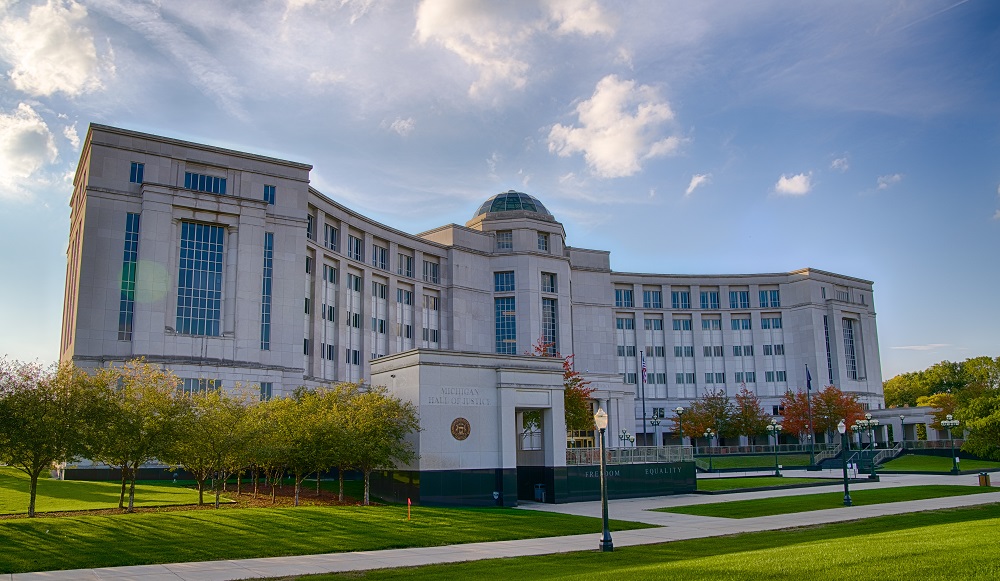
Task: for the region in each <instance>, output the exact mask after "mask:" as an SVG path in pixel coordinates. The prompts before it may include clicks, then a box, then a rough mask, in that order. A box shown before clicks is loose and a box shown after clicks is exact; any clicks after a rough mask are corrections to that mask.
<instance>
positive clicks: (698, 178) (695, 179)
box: [684, 173, 712, 196]
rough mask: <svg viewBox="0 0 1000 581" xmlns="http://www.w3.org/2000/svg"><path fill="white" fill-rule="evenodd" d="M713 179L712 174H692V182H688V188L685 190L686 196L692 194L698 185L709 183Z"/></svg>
mask: <svg viewBox="0 0 1000 581" xmlns="http://www.w3.org/2000/svg"><path fill="white" fill-rule="evenodd" d="M711 180H712V174H704V173H696V174H694V175H693V176H691V183H689V184H688V187H687V190H685V191H684V195H685V196H690V195H691V193H692V192H694V191H695V190H696V189H697V188H698V186H701V185H704V184H707V183H709V182H710V181H711Z"/></svg>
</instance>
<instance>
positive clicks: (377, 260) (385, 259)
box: [372, 244, 389, 270]
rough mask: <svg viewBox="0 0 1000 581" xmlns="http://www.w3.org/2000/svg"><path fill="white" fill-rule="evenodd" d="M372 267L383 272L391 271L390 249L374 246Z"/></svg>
mask: <svg viewBox="0 0 1000 581" xmlns="http://www.w3.org/2000/svg"><path fill="white" fill-rule="evenodd" d="M372 266H374V267H375V268H381V269H382V270H388V269H389V249H388V248H386V247H384V246H379V245H378V244H372Z"/></svg>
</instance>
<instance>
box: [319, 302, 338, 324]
mask: <svg viewBox="0 0 1000 581" xmlns="http://www.w3.org/2000/svg"><path fill="white" fill-rule="evenodd" d="M319 314H320V317H322V318H323V320H324V321H330V322H334V321H336V320H337V308H336V307H334V306H333V305H327V304H325V303H324V304H323V305H321V308H320V311H319Z"/></svg>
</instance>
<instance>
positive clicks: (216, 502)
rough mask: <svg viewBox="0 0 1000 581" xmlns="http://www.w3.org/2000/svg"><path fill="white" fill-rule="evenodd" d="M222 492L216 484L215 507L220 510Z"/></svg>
mask: <svg viewBox="0 0 1000 581" xmlns="http://www.w3.org/2000/svg"><path fill="white" fill-rule="evenodd" d="M220 494H222V491H221V490H219V487H218V486H216V487H215V508H216V510H218V508H219V495H220Z"/></svg>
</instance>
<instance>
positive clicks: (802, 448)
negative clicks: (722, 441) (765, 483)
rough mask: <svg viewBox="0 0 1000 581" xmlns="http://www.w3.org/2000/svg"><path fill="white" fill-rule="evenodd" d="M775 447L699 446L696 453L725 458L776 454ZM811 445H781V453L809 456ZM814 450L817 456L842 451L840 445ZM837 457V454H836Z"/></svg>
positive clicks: (779, 449) (822, 445)
mask: <svg viewBox="0 0 1000 581" xmlns="http://www.w3.org/2000/svg"><path fill="white" fill-rule="evenodd" d="M774 448H775V447H774V446H698V448H697V449H696V450H695V453H696V454H698V455H699V456H706V455H708V454H711V455H713V456H725V455H726V454H737V455H743V454H774V452H775V449H774ZM809 449H810V445H809V444H779V445H778V449H777V452H779V453H789V452H791V453H803V454H808V453H809ZM812 449H813V451H814V452H816V453H817V454H818V453H820V452H823V451H825V450H834V449H838V450H839V449H840V444H820V443H817V444H813V445H812ZM835 455H836V454H835Z"/></svg>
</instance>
